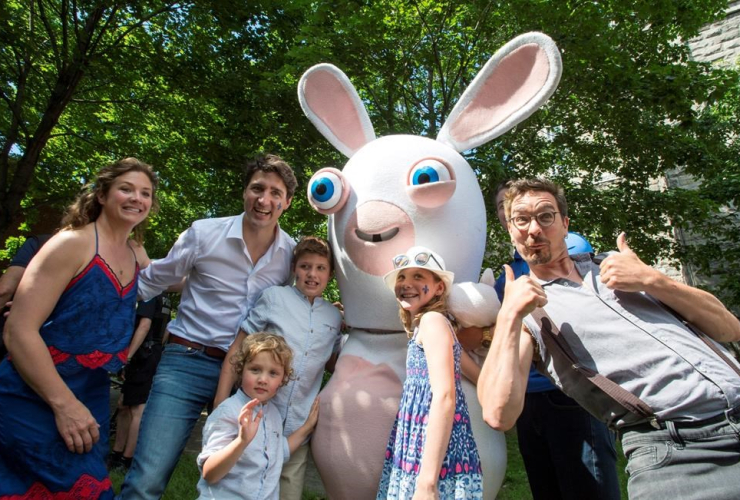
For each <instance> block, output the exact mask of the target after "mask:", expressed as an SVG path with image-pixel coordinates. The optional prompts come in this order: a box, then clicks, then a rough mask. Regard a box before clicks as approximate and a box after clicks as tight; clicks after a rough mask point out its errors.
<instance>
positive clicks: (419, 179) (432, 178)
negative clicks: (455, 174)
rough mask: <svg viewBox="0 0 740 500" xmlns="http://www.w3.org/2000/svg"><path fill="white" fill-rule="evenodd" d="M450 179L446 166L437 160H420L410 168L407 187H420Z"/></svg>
mask: <svg viewBox="0 0 740 500" xmlns="http://www.w3.org/2000/svg"><path fill="white" fill-rule="evenodd" d="M451 179H452V176H450V170H449V169H448V168H447V166H446V165H445V164H444V163H442V162H440V161H437V160H432V159H427V160H422V161H420V162H419V163H417V164H416V165H414V166H413V167H412V168H411V172H409V185H410V186H421V185H422V184H429V183H431V182H440V181H449V180H451Z"/></svg>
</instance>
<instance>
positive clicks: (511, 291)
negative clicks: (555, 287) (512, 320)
mask: <svg viewBox="0 0 740 500" xmlns="http://www.w3.org/2000/svg"><path fill="white" fill-rule="evenodd" d="M504 272H505V273H506V286H505V288H504V303H503V304H501V312H504V311H511V312H513V313H514V314H517V315H518V316H519V317H520V318H524V317H525V316H526V315H528V314H529V313H531V312H532V311H534V310H535V309H536V308H538V307H544V306H545V304H547V295H546V294H545V291H544V290H543V289H542V286H541V285H540V284H539V283H537V282H536V281H535V280H533V279H532V278H531V277H529V276H527V275H522V276H519V278H516V279H515V278H514V270H513V269H512V268H511V266H509V265H508V264H507V265H504Z"/></svg>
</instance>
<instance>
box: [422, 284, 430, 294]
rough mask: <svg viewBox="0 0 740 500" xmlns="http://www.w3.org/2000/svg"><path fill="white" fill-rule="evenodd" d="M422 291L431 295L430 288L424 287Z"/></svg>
mask: <svg viewBox="0 0 740 500" xmlns="http://www.w3.org/2000/svg"><path fill="white" fill-rule="evenodd" d="M422 290H423V291H424V293H429V287H428V286H426V285H424V288H422Z"/></svg>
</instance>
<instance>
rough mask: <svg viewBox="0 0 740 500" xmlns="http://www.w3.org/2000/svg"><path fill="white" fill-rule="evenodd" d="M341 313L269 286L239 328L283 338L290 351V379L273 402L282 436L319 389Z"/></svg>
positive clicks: (300, 419) (300, 420)
mask: <svg viewBox="0 0 740 500" xmlns="http://www.w3.org/2000/svg"><path fill="white" fill-rule="evenodd" d="M341 326H342V315H341V313H340V312H339V310H338V309H337V308H336V307H334V306H333V305H332V304H330V303H329V302H327V301H325V300H324V299H322V298H321V297H316V298H315V299H314V301H313V304H311V303H310V302H309V301H308V299H307V298H306V296H305V295H303V294H302V293H301V292H300V291H299V290H298V289H297V288H296V287H295V286H273V287H270V288H268V289H266V290H265V291H264V292H262V295H261V296H260V298H259V299H258V300H257V303H256V304H255V305H254V307H252V309H251V310H250V311H249V315H248V316H247V319H246V320H244V321H243V322H242V324H241V329H242V330H244V331H245V332H246V333H247V334H251V333H257V332H270V333H277V334H278V335H282V336H283V337H284V338H285V340H286V342H287V343H288V345H289V346H290V348H291V349H292V350H293V379H292V380H291V381H290V382H289V383H288V385H286V386H284V387H281V388H280V389H279V390H278V392H277V394H276V395H275V397H274V398H273V399H272V401H273V402H274V403H275V406H276V407H277V409H278V410H279V411H280V415H281V416H282V418H283V422H284V431H285V435H286V436H290V435H291V434H292V433H293V432H295V430H296V429H298V428H299V427H300V426H302V425H303V424H304V423H305V422H306V418H307V417H308V414H309V412H310V411H311V405H312V404H313V401H314V399H315V398H316V396H317V395H318V393H319V389H321V380H322V378H323V375H324V365H326V362H327V361H328V360H329V358H330V357H331V355H332V353H333V352H338V351H339V348H340V345H341V339H342V335H341Z"/></svg>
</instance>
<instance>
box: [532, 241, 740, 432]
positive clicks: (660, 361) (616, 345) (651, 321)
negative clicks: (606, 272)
mask: <svg viewBox="0 0 740 500" xmlns="http://www.w3.org/2000/svg"><path fill="white" fill-rule="evenodd" d="M571 259H573V261H574V262H575V264H576V269H577V270H578V273H579V274H580V275H581V277H582V278H583V284H582V285H579V284H578V283H575V282H573V281H569V280H567V279H563V278H558V279H555V280H553V281H540V284H541V285H542V286H543V288H544V290H545V292H546V293H547V299H548V303H547V305H546V306H545V310H546V311H547V314H548V315H549V316H550V317H551V318H552V320H553V322H554V323H555V324H556V325H557V326H558V328H559V329H560V331H561V333H562V335H563V337H564V338H565V339H566V340H567V341H568V344H569V345H570V347H571V348H572V350H573V352H574V353H575V355H576V357H577V358H578V359H579V361H580V362H581V363H582V364H583V365H585V366H588V367H589V368H591V369H593V370H595V371H597V372H599V373H600V374H601V375H603V376H605V377H607V378H609V379H610V380H612V381H613V382H616V383H617V384H619V385H620V386H622V387H623V388H624V389H626V390H627V391H629V392H631V393H632V394H634V395H635V396H637V397H638V398H640V399H642V400H643V401H645V402H646V403H647V404H649V405H650V406H651V407H652V408H653V410H655V412H656V414H657V416H658V418H660V419H661V420H676V421H695V420H702V419H705V418H709V417H712V416H714V415H717V414H718V413H720V412H722V411H724V410H726V409H728V408H733V407H735V406H737V405H739V404H740V377H738V375H737V374H736V373H735V372H734V371H733V370H732V369H731V368H730V367H729V366H727V363H725V362H724V361H723V360H722V359H720V358H719V357H718V356H717V355H716V354H715V353H713V352H712V350H711V349H710V348H709V347H708V346H707V345H706V344H704V343H703V342H702V341H701V340H699V339H698V338H697V337H696V335H694V333H693V332H691V331H690V330H689V329H688V328H686V327H685V326H684V325H683V324H682V323H681V322H680V321H679V320H678V319H677V318H676V317H675V316H674V315H673V314H672V313H671V312H669V311H668V310H667V309H666V308H665V307H664V306H663V305H662V304H661V303H660V302H659V301H657V300H656V299H654V298H653V297H651V296H650V295H648V294H646V293H632V292H619V291H614V290H610V289H608V288H606V287H605V286H604V285H603V284H602V283H601V280H600V279H599V266H598V265H597V264H595V263H594V262H593V261H592V260H591V256H590V255H589V254H578V255H573V256H571ZM524 323H525V325H526V327H527V328H528V329H529V331H530V332H532V334H533V336H534V338H535V340H536V342H537V343H538V346H539V349H540V352H541V359H536V360H535V364H536V366H537V368H538V370H539V371H541V372H543V373H545V374H546V375H548V376H549V377H550V378H551V379H552V380H553V382H554V383H555V384H556V385H557V386H558V387H560V388H561V389H562V390H563V392H565V393H566V394H568V395H569V396H571V397H572V398H573V399H575V400H576V401H578V402H579V403H580V404H581V405H582V406H583V407H584V408H586V409H587V410H589V411H590V412H591V413H593V414H594V415H596V416H597V417H599V418H601V419H602V420H603V421H605V422H607V423H609V424H613V425H615V426H616V427H620V426H622V425H628V424H630V423H634V422H636V421H638V420H639V419H638V417H636V416H634V415H632V414H631V413H628V412H627V410H625V409H624V408H622V407H621V406H620V405H619V404H618V403H616V402H614V401H613V400H611V398H609V397H608V396H606V395H604V394H603V393H602V392H601V391H600V390H599V389H597V388H596V387H595V386H593V384H591V383H590V382H588V381H587V380H586V379H583V378H582V377H581V376H580V375H578V374H577V372H576V371H575V370H574V369H573V368H572V367H571V366H570V364H569V363H568V362H567V361H566V362H564V361H563V360H560V359H556V360H554V359H553V358H552V356H551V355H550V353H548V352H547V349H546V348H545V345H544V344H543V342H542V337H541V332H540V331H539V328H538V327H537V324H536V323H535V321H534V320H533V319H532V317H531V316H527V318H525V320H524ZM717 345H719V344H717ZM720 349H723V348H722V347H721V346H720ZM728 357H729V358H732V356H731V355H729V354H728ZM733 362H734V359H733Z"/></svg>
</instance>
